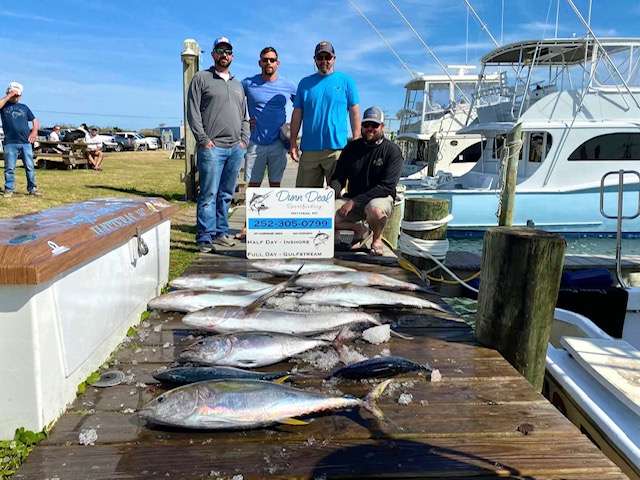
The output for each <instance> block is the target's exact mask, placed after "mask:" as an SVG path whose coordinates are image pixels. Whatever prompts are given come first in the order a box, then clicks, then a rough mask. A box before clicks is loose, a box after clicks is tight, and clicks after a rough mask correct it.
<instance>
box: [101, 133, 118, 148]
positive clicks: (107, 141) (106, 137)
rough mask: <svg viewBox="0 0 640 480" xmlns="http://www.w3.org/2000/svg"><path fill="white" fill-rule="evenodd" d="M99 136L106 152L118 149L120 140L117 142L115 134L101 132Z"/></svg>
mask: <svg viewBox="0 0 640 480" xmlns="http://www.w3.org/2000/svg"><path fill="white" fill-rule="evenodd" d="M98 138H99V139H100V140H102V149H103V150H104V151H105V152H113V151H114V150H116V151H117V148H118V142H116V139H115V138H114V137H113V135H110V134H103V133H99V134H98Z"/></svg>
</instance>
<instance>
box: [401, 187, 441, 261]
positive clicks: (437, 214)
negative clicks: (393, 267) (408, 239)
mask: <svg viewBox="0 0 640 480" xmlns="http://www.w3.org/2000/svg"><path fill="white" fill-rule="evenodd" d="M447 215H449V200H446V199H442V198H405V200H404V219H405V220H406V221H409V222H424V221H435V220H442V219H443V218H444V217H446V216H447ZM402 231H403V232H404V233H406V234H407V235H411V236H412V237H414V238H419V239H421V240H444V239H446V238H447V226H446V225H443V226H442V227H438V228H436V229H435V230H408V229H406V228H405V229H403V230H402ZM402 256H403V257H404V258H406V259H407V260H408V261H410V262H411V263H413V264H414V265H415V266H416V267H418V268H419V269H420V270H430V269H432V268H433V267H435V266H436V263H435V262H433V261H432V260H429V259H427V258H424V257H414V256H413V255H407V254H404V253H403V254H402Z"/></svg>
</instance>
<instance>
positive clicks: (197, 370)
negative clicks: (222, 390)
mask: <svg viewBox="0 0 640 480" xmlns="http://www.w3.org/2000/svg"><path fill="white" fill-rule="evenodd" d="M289 375H290V373H289V372H256V371H254V370H245V369H243V368H235V367H220V366H215V367H175V368H169V369H167V370H163V371H162V372H158V373H154V374H153V378H155V379H156V380H158V381H159V382H162V383H165V384H169V385H187V384H189V383H196V382H203V381H205V380H231V379H235V380H278V379H285V378H287V377H288V376H289Z"/></svg>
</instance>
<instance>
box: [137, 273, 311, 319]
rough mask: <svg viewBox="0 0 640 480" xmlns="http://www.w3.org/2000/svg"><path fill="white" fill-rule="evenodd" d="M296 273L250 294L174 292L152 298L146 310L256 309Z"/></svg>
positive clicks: (287, 285) (281, 288) (279, 291)
mask: <svg viewBox="0 0 640 480" xmlns="http://www.w3.org/2000/svg"><path fill="white" fill-rule="evenodd" d="M299 270H300V269H298V272H299ZM298 272H296V271H295V270H294V272H293V275H292V276H291V278H289V280H287V281H286V282H282V283H279V284H277V285H271V286H269V287H268V288H264V289H262V290H258V291H255V292H252V293H238V292H214V291H211V290H176V291H173V292H169V293H165V294H164V295H159V296H157V297H155V298H152V299H151V300H149V303H148V304H147V308H148V309H149V310H153V309H158V310H167V311H172V312H183V313H186V312H195V311H196V310H200V309H202V308H207V307H216V306H223V305H227V306H236V307H251V308H257V307H259V306H260V305H262V304H263V303H264V301H265V300H267V299H268V298H270V297H273V296H275V295H278V294H279V293H281V292H284V291H285V290H286V289H287V288H288V287H289V285H291V284H292V283H293V281H294V279H295V277H296V275H297V274H298Z"/></svg>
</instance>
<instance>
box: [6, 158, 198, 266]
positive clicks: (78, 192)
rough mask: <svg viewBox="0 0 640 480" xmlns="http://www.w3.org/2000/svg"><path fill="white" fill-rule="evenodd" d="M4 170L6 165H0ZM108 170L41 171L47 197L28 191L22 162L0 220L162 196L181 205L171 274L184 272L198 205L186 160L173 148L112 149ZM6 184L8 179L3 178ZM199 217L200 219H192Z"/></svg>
mask: <svg viewBox="0 0 640 480" xmlns="http://www.w3.org/2000/svg"><path fill="white" fill-rule="evenodd" d="M0 165H2V167H3V168H4V164H0ZM102 167H103V171H102V172H99V171H95V170H86V169H74V170H43V169H36V183H37V185H38V190H40V191H41V192H42V197H33V196H29V195H27V180H26V177H25V172H24V169H23V168H22V162H21V161H20V160H18V168H16V185H15V194H14V196H13V198H10V199H4V198H2V197H1V196H0V218H9V217H15V216H18V215H24V214H27V213H32V212H36V211H39V210H44V209H47V208H52V207H57V206H60V205H65V204H67V203H76V202H82V201H85V200H89V199H92V198H106V197H162V198H164V199H166V200H167V201H169V202H171V203H177V204H179V205H180V214H178V215H177V217H174V219H172V222H171V257H170V267H169V278H174V277H175V276H178V275H180V274H181V273H182V272H183V271H184V269H185V268H186V267H187V266H188V265H189V264H190V263H191V262H192V261H193V260H194V258H195V257H196V255H197V253H198V251H197V249H196V246H195V243H194V242H195V233H196V231H195V224H193V223H192V221H190V220H189V219H190V218H192V217H193V216H192V215H190V213H191V212H194V211H195V204H194V203H191V202H184V201H183V199H184V192H185V188H184V184H183V183H182V182H180V174H181V173H183V172H184V170H185V168H184V160H183V159H181V160H177V159H176V160H169V151H167V150H159V151H155V152H153V151H147V152H121V153H116V152H114V153H108V154H107V155H106V157H105V160H104V162H103V164H102ZM3 185H4V182H3ZM193 221H195V220H193Z"/></svg>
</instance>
